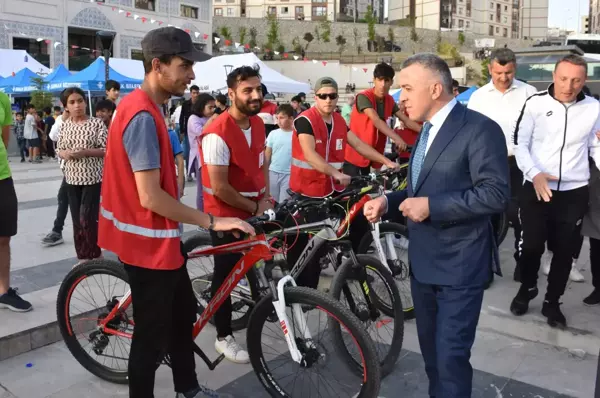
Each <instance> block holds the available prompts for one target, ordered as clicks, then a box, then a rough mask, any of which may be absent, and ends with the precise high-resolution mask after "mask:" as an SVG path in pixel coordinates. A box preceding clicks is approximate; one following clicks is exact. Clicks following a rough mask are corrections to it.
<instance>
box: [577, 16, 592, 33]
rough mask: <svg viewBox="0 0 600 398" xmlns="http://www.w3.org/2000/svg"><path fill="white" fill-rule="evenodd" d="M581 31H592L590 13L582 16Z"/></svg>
mask: <svg viewBox="0 0 600 398" xmlns="http://www.w3.org/2000/svg"><path fill="white" fill-rule="evenodd" d="M579 33H590V17H589V16H588V15H584V16H582V17H581V24H580V25H579Z"/></svg>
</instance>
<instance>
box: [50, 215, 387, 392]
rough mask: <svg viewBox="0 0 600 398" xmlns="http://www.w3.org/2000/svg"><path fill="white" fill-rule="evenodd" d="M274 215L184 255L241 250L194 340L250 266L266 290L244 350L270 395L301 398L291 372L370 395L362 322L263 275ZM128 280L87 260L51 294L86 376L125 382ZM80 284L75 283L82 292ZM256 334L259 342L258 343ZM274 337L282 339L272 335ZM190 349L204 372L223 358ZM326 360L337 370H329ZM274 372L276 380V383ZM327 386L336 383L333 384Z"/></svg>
mask: <svg viewBox="0 0 600 398" xmlns="http://www.w3.org/2000/svg"><path fill="white" fill-rule="evenodd" d="M273 219H274V213H273V212H269V214H265V215H262V216H259V217H254V218H252V219H250V220H248V221H249V222H250V223H251V224H252V225H254V226H255V228H256V231H257V234H256V236H254V237H248V238H245V239H244V240H241V241H237V242H234V243H230V244H226V245H222V246H218V247H210V248H207V249H204V250H200V251H197V252H194V253H191V254H192V255H193V256H195V257H202V256H211V255H218V254H225V253H242V254H243V256H242V258H241V259H240V260H239V261H238V262H237V264H236V265H235V267H234V269H233V270H232V271H231V273H230V274H229V276H228V277H227V279H226V280H225V283H223V285H222V286H221V287H220V288H219V289H218V291H217V293H216V294H215V296H214V297H213V298H212V299H211V300H210V302H209V303H208V305H207V307H206V309H205V310H204V311H203V312H202V314H201V315H200V316H199V318H198V320H197V321H196V323H195V324H194V330H193V337H194V339H195V338H196V337H197V336H198V335H199V333H200V332H201V331H202V330H203V329H204V327H205V326H206V324H207V322H208V320H209V319H210V318H211V317H212V316H213V315H214V313H215V312H216V310H217V309H218V308H219V307H220V306H221V304H222V303H223V301H224V300H225V298H226V297H227V296H228V295H229V294H230V293H231V292H232V290H233V289H234V287H235V286H236V285H237V284H238V283H239V281H240V280H241V279H242V278H243V277H244V276H245V275H246V274H247V273H248V272H249V271H250V270H254V271H255V272H256V274H257V276H258V278H259V279H260V281H261V283H263V284H265V285H266V286H269V294H267V295H265V296H264V297H263V298H262V299H261V300H260V301H259V302H258V303H256V304H255V306H254V308H253V311H252V313H251V315H250V317H249V322H248V330H247V348H248V355H249V357H250V362H251V364H252V368H253V370H254V372H255V373H256V375H257V377H258V379H259V381H260V383H261V384H262V385H263V387H264V388H265V389H266V391H267V392H268V393H269V395H270V396H272V397H281V396H286V397H299V398H300V397H302V398H304V397H305V396H306V392H305V391H303V386H304V384H305V383H302V382H300V380H298V381H299V382H298V383H297V382H295V381H294V382H293V383H291V382H289V380H290V379H289V378H288V379H287V381H286V380H285V379H286V378H287V377H288V376H289V374H290V372H293V371H296V372H300V371H302V372H305V373H306V374H307V375H308V376H307V377H308V381H307V382H306V383H310V385H311V389H313V388H317V389H318V387H319V386H321V385H322V386H325V388H326V391H325V392H324V393H321V392H317V393H318V396H319V397H321V396H331V397H336V398H337V397H340V396H343V397H351V396H355V397H361V398H372V397H376V396H377V393H378V391H379V388H380V380H381V371H380V367H379V366H378V365H379V364H378V360H377V354H376V348H375V347H374V345H373V342H372V340H371V338H370V337H369V335H368V334H367V333H366V331H365V330H364V326H363V324H362V323H361V322H359V320H358V319H357V318H356V317H355V316H354V315H353V314H352V313H351V312H350V311H349V310H348V309H347V308H345V307H344V306H343V305H341V304H340V303H339V302H336V301H335V300H333V299H332V298H331V297H329V296H327V295H326V294H324V293H321V292H318V291H316V290H313V289H308V288H303V287H298V286H296V283H295V281H294V279H293V278H292V277H291V276H289V275H288V276H284V277H283V278H281V279H280V280H279V281H278V282H277V283H275V282H274V281H273V280H272V279H271V280H268V279H267V276H266V275H265V270H266V267H265V266H264V265H265V263H266V262H271V260H273V257H274V255H276V253H277V250H276V249H274V248H273V247H272V246H271V245H270V244H269V241H268V240H267V236H266V234H265V233H264V230H263V226H264V225H265V223H266V222H270V221H272V220H273ZM112 279H114V280H115V283H114V284H113V283H110V280H112ZM127 283H128V278H127V274H126V272H125V271H124V269H123V266H122V264H121V263H119V262H116V261H111V260H105V259H102V260H93V261H90V262H88V263H85V264H84V265H81V266H79V267H76V268H74V269H73V270H71V272H69V274H67V276H66V277H65V279H64V281H63V283H62V285H61V287H60V289H59V293H58V298H57V317H58V324H59V328H60V331H61V335H62V337H63V339H64V341H65V343H66V345H67V348H68V349H69V351H70V352H71V353H72V354H73V356H74V357H75V359H76V360H77V361H78V362H79V363H80V364H81V365H82V366H83V367H84V368H86V369H87V370H88V371H90V372H91V373H92V374H94V375H96V376H98V377H100V378H102V379H104V380H108V381H111V382H115V383H121V384H126V383H127V365H128V357H129V355H128V353H127V351H128V350H127V349H128V347H129V344H130V339H131V338H132V335H133V333H134V329H135V322H134V319H133V315H132V305H135V304H134V303H132V298H131V291H130V290H129V288H128V284H127ZM79 288H82V292H80V291H79V290H78V289H79ZM104 288H107V291H104ZM101 290H102V291H101ZM98 291H101V293H102V294H101V295H100V298H99V303H98V302H96V300H94V298H93V297H92V294H93V293H97V292H98ZM90 299H91V300H90ZM317 312H319V313H321V312H322V313H323V314H324V319H322V318H321V317H320V316H318V317H315V315H317ZM321 326H323V327H324V332H323V333H319V332H318V331H316V328H318V327H321ZM269 327H273V328H274V329H273V331H271V332H270V334H266V333H265V332H264V330H263V329H265V328H269ZM265 336H266V337H265ZM340 336H341V338H340ZM263 337H265V339H266V340H265V341H262V338H263ZM278 337H279V338H281V341H276V339H277V338H278ZM346 344H354V345H355V347H354V349H355V352H356V355H355V356H354V357H353V358H354V360H355V361H360V369H361V372H360V375H359V376H358V377H357V376H356V375H355V373H356V368H357V367H356V366H348V365H349V362H348V361H347V360H346V358H347V357H348V352H349V348H348V347H346ZM194 352H195V353H196V354H197V355H198V356H200V357H201V358H202V360H203V361H204V362H205V363H206V365H207V367H208V368H209V369H210V370H214V369H215V368H216V366H217V365H218V364H219V363H220V362H221V361H222V360H223V359H224V355H221V356H219V357H218V358H217V359H216V360H215V361H211V360H210V359H209V358H208V356H207V355H206V354H205V353H204V352H203V351H202V350H201V349H200V347H198V345H197V344H194ZM271 354H273V355H271ZM332 354H338V355H339V356H341V357H342V358H343V359H342V360H339V359H337V358H338V357H337V356H336V355H332ZM285 359H289V360H290V364H288V365H287V366H283V365H280V364H279V362H280V361H283V360H285ZM342 362H343V363H344V364H343V365H342V364H341V363H342ZM160 364H166V365H169V364H170V362H169V357H168V355H166V356H165V357H164V358H163V360H162V361H161V362H160V363H158V364H157V367H158V366H160ZM328 365H331V366H332V367H333V368H334V369H335V371H336V372H337V373H335V372H334V371H329V372H328V370H327V369H326V366H328ZM350 365H352V364H350ZM344 368H346V369H348V368H349V369H350V370H352V371H351V372H349V373H350V378H349V377H348V376H345V375H344V377H342V378H340V377H339V371H340V370H342V369H344ZM282 374H283V375H282ZM304 376H306V375H304ZM279 377H282V379H281V380H279V381H278V378H279ZM297 377H298V376H297ZM297 377H296V378H297ZM294 380H296V379H294ZM334 384H335V385H337V386H338V388H339V389H336V390H334V389H333V385H334ZM296 387H298V388H299V389H300V392H298V391H297V389H296ZM207 391H210V390H208V389H207ZM210 392H211V393H215V392H214V391H210ZM309 393H310V391H309ZM324 394H325V395H324Z"/></svg>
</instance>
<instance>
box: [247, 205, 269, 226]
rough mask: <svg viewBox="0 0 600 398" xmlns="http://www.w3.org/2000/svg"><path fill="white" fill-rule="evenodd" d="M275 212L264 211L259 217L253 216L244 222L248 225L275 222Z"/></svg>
mask: <svg viewBox="0 0 600 398" xmlns="http://www.w3.org/2000/svg"><path fill="white" fill-rule="evenodd" d="M275 217H276V214H275V211H274V210H273V209H268V210H266V211H265V212H264V213H263V214H261V215H260V216H254V217H250V218H248V219H246V222H247V223H248V224H250V225H255V224H260V223H264V222H268V221H275Z"/></svg>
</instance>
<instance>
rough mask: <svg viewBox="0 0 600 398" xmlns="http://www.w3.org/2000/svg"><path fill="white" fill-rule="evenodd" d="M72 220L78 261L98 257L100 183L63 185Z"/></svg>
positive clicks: (100, 252)
mask: <svg viewBox="0 0 600 398" xmlns="http://www.w3.org/2000/svg"><path fill="white" fill-rule="evenodd" d="M65 185H66V188H67V195H68V197H69V199H68V200H69V207H70V209H71V218H72V220H73V240H74V241H75V251H76V252H77V258H78V259H79V260H91V259H94V258H98V257H100V255H101V254H102V251H101V250H100V247H99V246H98V216H99V212H100V190H101V189H100V183H98V184H93V185H71V184H65Z"/></svg>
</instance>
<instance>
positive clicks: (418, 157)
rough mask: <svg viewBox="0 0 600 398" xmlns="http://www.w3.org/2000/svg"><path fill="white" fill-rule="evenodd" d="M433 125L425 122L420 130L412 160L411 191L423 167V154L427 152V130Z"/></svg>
mask: <svg viewBox="0 0 600 398" xmlns="http://www.w3.org/2000/svg"><path fill="white" fill-rule="evenodd" d="M432 126H433V125H432V124H431V123H429V122H425V123H424V124H423V128H422V129H421V134H420V137H419V144H418V145H417V148H416V149H415V153H414V155H413V159H412V169H411V174H410V177H411V183H412V188H413V191H414V189H415V187H416V186H417V181H418V180H419V174H420V173H421V167H423V161H425V154H426V151H427V141H428V140H429V130H431V127H432Z"/></svg>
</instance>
